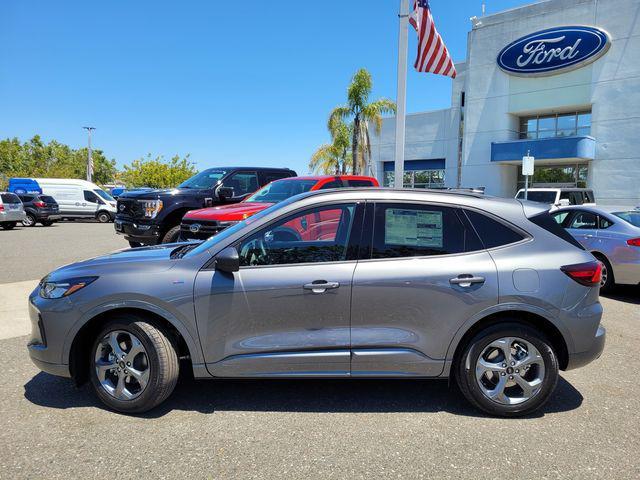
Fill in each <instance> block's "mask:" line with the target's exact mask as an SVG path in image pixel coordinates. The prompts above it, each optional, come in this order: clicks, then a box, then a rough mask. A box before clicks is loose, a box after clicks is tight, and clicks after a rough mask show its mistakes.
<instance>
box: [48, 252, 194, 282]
mask: <svg viewBox="0 0 640 480" xmlns="http://www.w3.org/2000/svg"><path fill="white" fill-rule="evenodd" d="M181 245H184V244H163V245H156V246H152V247H143V248H129V249H126V250H118V251H115V252H112V253H109V254H107V255H101V256H99V257H94V258H90V259H87V260H82V261H80V262H76V263H71V264H69V265H65V266H63V267H60V268H58V269H56V270H54V271H53V272H51V273H50V274H49V275H48V277H49V279H51V280H63V279H65V278H71V277H82V276H91V275H97V276H100V275H105V274H108V273H119V274H126V273H127V272H131V273H134V272H140V271H141V270H144V271H145V273H154V272H161V271H165V270H168V269H169V268H171V267H173V266H174V265H175V263H176V260H174V259H172V258H171V252H173V251H174V250H175V249H176V248H178V247H179V246H181Z"/></svg>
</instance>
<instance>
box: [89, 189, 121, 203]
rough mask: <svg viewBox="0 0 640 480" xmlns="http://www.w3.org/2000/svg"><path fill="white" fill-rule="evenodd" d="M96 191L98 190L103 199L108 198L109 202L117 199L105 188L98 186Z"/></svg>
mask: <svg viewBox="0 0 640 480" xmlns="http://www.w3.org/2000/svg"><path fill="white" fill-rule="evenodd" d="M94 192H96V193H97V194H98V195H99V196H100V197H102V199H103V200H106V201H107V202H115V201H116V199H115V198H113V197H112V196H111V195H109V194H108V193H107V192H105V191H104V190H100V189H99V188H96V189H95V190H94Z"/></svg>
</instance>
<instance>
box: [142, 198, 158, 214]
mask: <svg viewBox="0 0 640 480" xmlns="http://www.w3.org/2000/svg"><path fill="white" fill-rule="evenodd" d="M140 202H141V203H142V206H143V207H144V216H145V217H146V218H156V216H157V215H158V213H160V210H162V200H140Z"/></svg>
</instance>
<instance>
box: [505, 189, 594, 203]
mask: <svg viewBox="0 0 640 480" xmlns="http://www.w3.org/2000/svg"><path fill="white" fill-rule="evenodd" d="M516 198H517V199H518V200H524V188H521V189H520V190H518V193H517V194H516ZM527 200H529V201H531V202H540V203H546V204H547V205H554V206H561V205H585V204H591V205H595V203H596V197H595V196H594V195H593V190H591V189H590V188H530V189H529V190H528V192H527Z"/></svg>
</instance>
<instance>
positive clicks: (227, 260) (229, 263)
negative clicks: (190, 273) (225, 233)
mask: <svg viewBox="0 0 640 480" xmlns="http://www.w3.org/2000/svg"><path fill="white" fill-rule="evenodd" d="M216 270H220V271H221V272H227V273H233V272H237V271H238V270H240V256H239V255H238V250H236V248H235V247H227V248H225V249H224V250H222V251H221V252H220V253H219V254H218V255H216Z"/></svg>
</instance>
